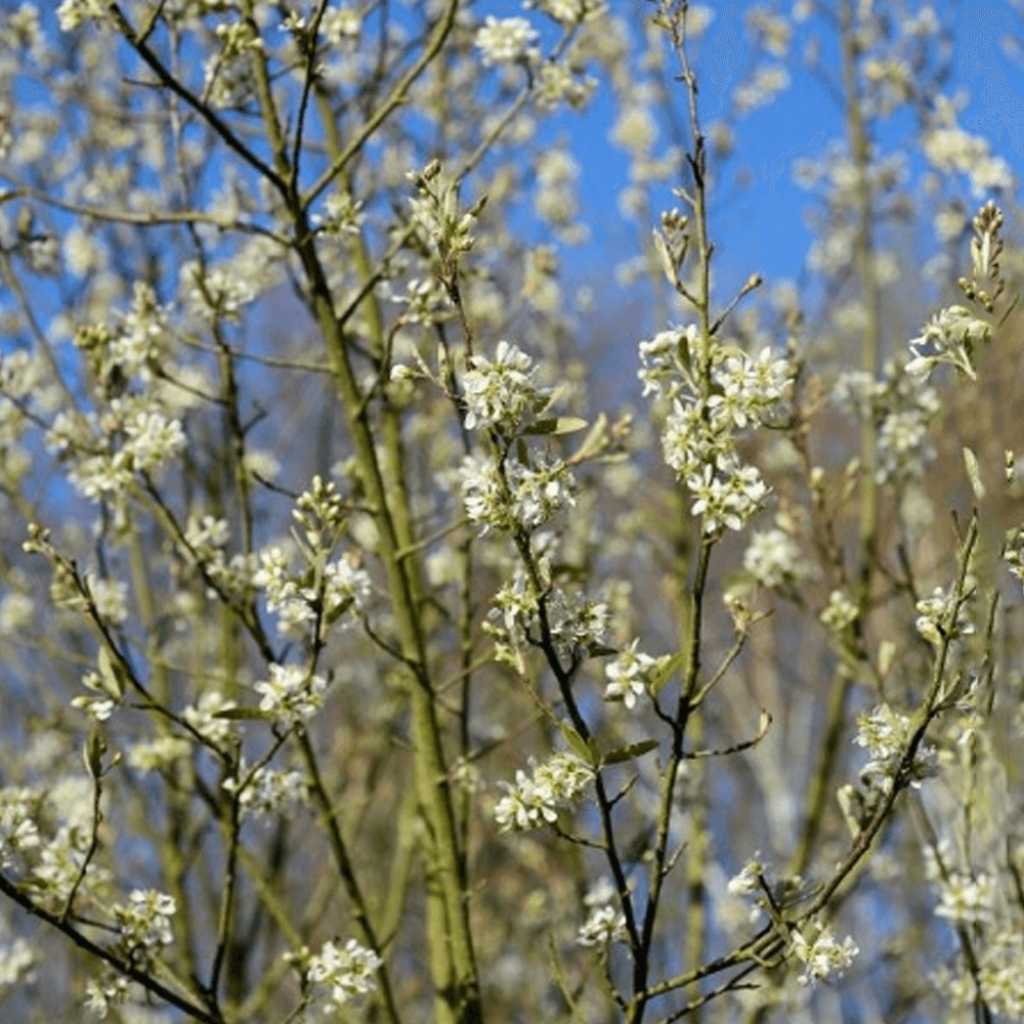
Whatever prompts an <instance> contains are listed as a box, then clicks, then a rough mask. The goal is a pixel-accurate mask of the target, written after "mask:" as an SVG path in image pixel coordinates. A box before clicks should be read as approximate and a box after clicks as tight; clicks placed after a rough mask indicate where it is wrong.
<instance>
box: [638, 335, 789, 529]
mask: <svg viewBox="0 0 1024 1024" xmlns="http://www.w3.org/2000/svg"><path fill="white" fill-rule="evenodd" d="M702 344H703V342H702V339H701V338H700V335H699V332H698V331H697V328H696V327H695V326H693V325H690V326H689V327H687V328H686V329H685V330H670V331H662V332H661V333H660V334H658V335H657V336H656V337H655V338H654V339H653V340H651V341H645V342H641V344H640V362H641V368H640V372H639V377H640V380H641V381H642V382H643V384H644V394H650V393H652V392H653V393H654V394H655V395H657V396H658V397H660V398H662V399H664V400H666V401H667V402H668V403H669V414H668V418H667V420H666V423H665V428H664V431H663V434H662V446H663V449H664V453H665V461H666V462H667V463H668V464H669V465H670V466H671V467H672V468H673V469H674V470H675V472H676V475H677V476H678V478H679V479H680V480H682V481H684V482H685V484H686V486H687V488H688V489H689V491H690V492H691V494H692V495H693V497H694V502H693V506H692V509H691V511H692V512H693V514H694V515H695V516H701V517H702V520H703V525H704V531H705V533H717V532H718V531H720V530H722V529H723V528H728V529H731V530H739V529H742V528H743V526H745V525H746V523H747V522H749V521H750V519H751V517H752V516H753V515H754V513H756V512H757V511H758V509H760V508H761V506H762V504H763V503H764V500H765V498H766V496H767V494H768V488H767V487H766V485H765V483H764V481H763V480H762V479H761V474H760V471H759V470H758V469H757V467H756V466H752V465H749V464H746V463H744V462H743V460H742V459H741V458H740V456H739V452H738V447H737V445H738V442H739V440H740V438H741V437H742V436H743V435H744V433H746V432H747V431H749V430H752V429H754V428H756V427H757V426H758V425H759V424H760V423H761V422H762V421H763V420H764V419H765V418H766V417H768V416H771V415H772V414H774V413H775V412H776V411H777V410H778V409H779V408H780V406H781V404H782V402H783V401H784V399H785V396H786V391H787V389H788V386H789V383H790V380H791V378H792V370H791V368H790V366H789V363H788V362H787V360H785V359H775V358H773V357H772V352H771V349H769V348H765V349H763V350H762V351H761V353H760V354H759V355H758V356H757V357H756V358H751V357H750V356H748V355H747V354H746V353H743V352H738V351H735V350H732V349H728V348H726V347H725V346H722V345H718V344H712V347H711V351H710V386H705V385H704V384H703V383H702V382H701V380H700V379H699V376H698V374H697V373H696V371H695V369H694V365H695V363H696V361H697V360H698V359H699V357H700V349H701V346H702Z"/></svg>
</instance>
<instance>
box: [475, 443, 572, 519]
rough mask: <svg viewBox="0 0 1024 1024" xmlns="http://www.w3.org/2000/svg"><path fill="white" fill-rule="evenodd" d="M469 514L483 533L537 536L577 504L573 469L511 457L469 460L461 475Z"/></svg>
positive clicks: (554, 461) (553, 460) (542, 458)
mask: <svg viewBox="0 0 1024 1024" xmlns="http://www.w3.org/2000/svg"><path fill="white" fill-rule="evenodd" d="M459 478H460V482H461V485H462V498H463V502H464V503H465V506H466V514H467V515H468V516H469V519H470V521H471V522H473V523H477V524H478V525H480V526H481V527H482V530H481V533H486V532H487V530H488V529H490V528H491V527H494V528H495V529H498V530H501V531H503V532H507V533H518V532H519V531H530V530H535V529H536V528H537V527H538V526H541V525H542V524H544V523H546V522H547V521H548V520H549V519H551V518H552V517H553V516H554V515H556V514H557V513H558V512H560V511H561V510H562V509H563V508H565V507H566V506H567V505H574V504H575V503H576V500H575V497H574V495H573V491H574V487H575V485H574V481H573V476H572V473H571V472H570V471H569V467H568V466H567V465H566V464H565V463H564V462H563V461H562V460H561V459H558V458H553V457H549V456H546V455H543V454H541V455H538V456H535V457H534V458H532V459H531V461H530V462H529V463H523V462H520V461H518V460H517V459H514V458H512V457H508V458H507V459H506V460H505V461H504V462H503V463H500V464H499V463H497V462H495V460H494V459H492V458H486V457H483V456H473V455H467V456H466V458H465V459H464V460H463V462H462V466H461V468H460V469H459Z"/></svg>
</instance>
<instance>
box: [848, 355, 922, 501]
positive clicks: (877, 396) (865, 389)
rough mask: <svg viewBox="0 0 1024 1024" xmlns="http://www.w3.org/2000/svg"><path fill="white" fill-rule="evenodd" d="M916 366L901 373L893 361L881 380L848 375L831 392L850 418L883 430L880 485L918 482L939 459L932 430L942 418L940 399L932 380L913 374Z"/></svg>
mask: <svg viewBox="0 0 1024 1024" xmlns="http://www.w3.org/2000/svg"><path fill="white" fill-rule="evenodd" d="M912 363H913V361H911V363H908V364H907V366H906V367H901V366H900V364H899V363H897V362H895V361H893V360H890V361H889V362H887V363H886V366H885V369H884V371H883V374H882V377H881V379H875V378H874V377H873V376H872V375H871V374H868V373H865V372H863V371H862V370H850V371H847V372H845V373H842V374H840V376H839V378H838V379H837V380H836V384H835V387H834V389H833V392H832V394H833V398H834V400H835V401H836V402H837V403H838V404H839V405H840V406H842V407H843V408H845V409H846V410H847V411H848V412H850V413H852V414H854V415H856V416H858V417H859V418H860V419H861V420H864V421H865V422H868V423H875V424H877V425H878V428H877V429H878V464H877V467H876V470H875V479H876V480H877V482H878V483H880V484H886V483H892V482H907V481H911V480H919V479H920V478H921V477H922V476H923V475H924V471H925V468H926V467H927V465H928V464H929V463H930V462H932V461H933V460H934V458H935V449H934V447H933V446H932V443H931V441H930V439H929V437H928V425H929V423H930V422H931V420H932V419H933V418H934V417H935V416H936V415H937V413H938V412H939V396H938V394H937V393H936V392H935V389H934V388H933V387H931V386H930V385H929V384H928V382H927V375H925V376H922V375H920V374H918V373H915V372H912Z"/></svg>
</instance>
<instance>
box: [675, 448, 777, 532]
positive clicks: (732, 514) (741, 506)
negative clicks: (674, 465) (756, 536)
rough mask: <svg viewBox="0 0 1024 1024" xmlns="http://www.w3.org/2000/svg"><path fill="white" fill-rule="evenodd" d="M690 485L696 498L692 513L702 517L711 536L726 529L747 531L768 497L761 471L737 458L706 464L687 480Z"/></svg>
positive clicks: (731, 456)
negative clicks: (744, 529)
mask: <svg viewBox="0 0 1024 1024" xmlns="http://www.w3.org/2000/svg"><path fill="white" fill-rule="evenodd" d="M686 486H687V487H688V488H689V489H690V491H691V492H692V494H693V496H694V498H695V501H694V503H693V505H692V506H691V509H690V511H691V512H692V513H693V515H695V516H700V517H702V522H703V526H704V532H705V533H709V534H710V533H717V532H718V531H719V530H721V529H722V528H723V527H728V528H729V529H730V530H741V529H743V527H744V526H745V525H746V523H748V522H749V521H750V519H751V518H752V517H753V516H754V514H755V513H756V512H757V511H758V509H760V508H761V506H762V505H763V504H764V500H765V498H766V497H767V495H768V488H767V486H766V485H765V482H764V481H763V480H762V479H761V473H760V471H759V470H758V468H757V467H756V466H749V465H744V464H743V463H741V462H740V460H739V459H738V458H737V457H736V456H734V455H728V456H723V457H721V458H719V459H717V460H716V462H715V464H714V465H713V466H712V465H705V466H704V468H703V470H702V471H701V472H700V473H695V474H693V475H692V476H690V477H688V478H687V480H686Z"/></svg>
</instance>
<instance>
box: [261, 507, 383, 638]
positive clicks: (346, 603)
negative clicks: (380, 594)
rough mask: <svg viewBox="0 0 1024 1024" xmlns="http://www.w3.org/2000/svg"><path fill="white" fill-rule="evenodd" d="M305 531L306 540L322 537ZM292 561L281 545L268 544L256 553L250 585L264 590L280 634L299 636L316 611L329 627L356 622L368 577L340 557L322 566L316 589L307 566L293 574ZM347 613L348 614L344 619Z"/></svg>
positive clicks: (368, 586) (368, 588) (309, 528)
mask: <svg viewBox="0 0 1024 1024" xmlns="http://www.w3.org/2000/svg"><path fill="white" fill-rule="evenodd" d="M306 529H307V539H308V538H309V537H310V536H318V535H319V536H322V535H321V534H319V532H318V531H319V528H314V527H313V526H312V525H310V524H307V527H306ZM312 557H313V558H315V557H316V553H315V551H314V553H313V555H312ZM291 561H292V560H291V556H290V555H289V552H288V551H287V550H286V549H285V547H284V545H282V544H271V545H269V546H268V547H266V548H264V549H263V550H262V551H261V552H260V553H259V568H258V569H256V570H255V572H254V573H253V582H254V583H255V584H256V586H257V587H261V588H263V590H264V591H265V593H266V596H267V608H268V610H269V611H271V612H273V613H275V614H276V615H277V625H278V629H280V630H281V632H282V633H286V634H294V635H302V634H303V633H304V632H305V631H306V630H307V629H308V627H309V625H310V624H311V623H313V622H314V621H315V620H316V617H317V609H318V608H320V610H321V615H322V616H323V618H324V619H325V620H326V622H327V623H329V624H334V623H335V622H338V623H339V624H340V625H341V626H348V625H352V624H354V622H355V621H357V616H358V614H359V612H361V611H362V609H363V606H364V604H365V602H366V599H367V598H368V597H369V595H370V591H371V583H370V577H369V575H368V574H367V573H366V572H365V571H364V570H363V569H360V568H358V567H356V566H355V565H353V564H352V562H351V561H350V560H349V559H348V558H347V557H345V556H342V557H341V558H338V559H335V560H333V561H331V562H328V563H327V564H326V565H325V566H324V569H323V576H322V579H321V580H320V586H319V587H317V586H316V585H315V584H316V580H315V574H314V573H313V572H312V571H311V568H310V566H309V565H307V567H306V569H305V570H301V571H299V572H293V571H292V569H291ZM307 562H308V559H307ZM346 612H347V613H350V614H349V615H348V617H347V618H344V619H343V618H342V616H343V615H344V614H345V613H346Z"/></svg>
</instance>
